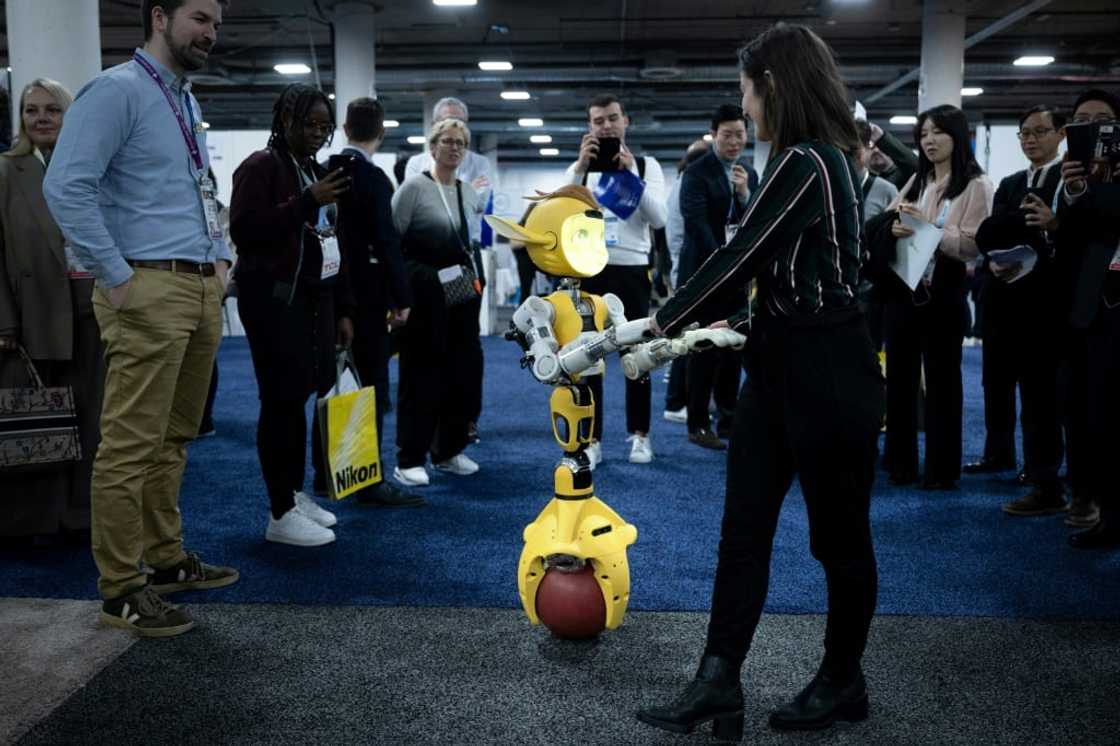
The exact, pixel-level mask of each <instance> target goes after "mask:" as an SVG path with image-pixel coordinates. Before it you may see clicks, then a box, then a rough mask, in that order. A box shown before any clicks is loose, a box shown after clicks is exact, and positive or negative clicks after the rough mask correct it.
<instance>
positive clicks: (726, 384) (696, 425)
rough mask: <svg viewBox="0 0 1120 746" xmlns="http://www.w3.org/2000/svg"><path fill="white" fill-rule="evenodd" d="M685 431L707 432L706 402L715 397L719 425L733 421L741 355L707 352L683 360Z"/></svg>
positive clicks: (737, 353)
mask: <svg viewBox="0 0 1120 746" xmlns="http://www.w3.org/2000/svg"><path fill="white" fill-rule="evenodd" d="M685 360H687V361H688V362H687V368H686V370H687V381H688V383H687V389H688V431H689V432H690V433H694V432H696V431H697V430H706V429H709V428H711V426H712V421H711V417H710V416H709V415H708V402H709V401H710V400H711V398H712V394H713V393H714V394H715V400H716V410H717V411H718V413H719V417H720V421H722V420H723V419H725V418H727V419H730V418H733V417H734V412H735V409H736V401H737V400H738V398H739V371H740V369H741V367H742V365H741V362H740V361H741V360H742V354H741V353H739V352H737V351H735V350H708V351H706V352H701V353H697V354H694V355H689V356H688V357H687V358H685Z"/></svg>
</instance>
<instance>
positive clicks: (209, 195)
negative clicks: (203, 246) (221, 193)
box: [198, 175, 222, 241]
mask: <svg viewBox="0 0 1120 746" xmlns="http://www.w3.org/2000/svg"><path fill="white" fill-rule="evenodd" d="M198 193H199V196H200V197H202V214H203V215H204V216H205V217H206V232H207V233H208V234H209V235H210V238H211V239H212V240H214V241H217V240H219V239H221V238H222V224H221V222H219V220H218V188H217V187H216V186H215V185H214V180H213V179H211V178H210V176H209V175H203V176H202V177H200V178H199V180H198Z"/></svg>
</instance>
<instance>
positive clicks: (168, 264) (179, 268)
mask: <svg viewBox="0 0 1120 746" xmlns="http://www.w3.org/2000/svg"><path fill="white" fill-rule="evenodd" d="M125 262H127V263H128V266H130V267H139V268H140V269H162V270H164V271H165V272H182V273H184V274H188V275H202V276H203V277H213V276H214V265H213V263H211V262H207V263H206V264H199V263H198V262H188V261H184V260H182V259H161V260H159V261H142V260H140V259H125Z"/></svg>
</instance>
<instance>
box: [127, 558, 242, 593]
mask: <svg viewBox="0 0 1120 746" xmlns="http://www.w3.org/2000/svg"><path fill="white" fill-rule="evenodd" d="M240 577H241V574H240V573H238V572H237V570H234V569H233V568H232V567H219V566H218V565H208V564H206V563H205V562H203V561H202V560H200V559H199V558H198V555H197V554H195V553H194V552H187V556H186V557H184V558H183V560H182V562H179V563H178V564H176V565H172V566H171V567H166V568H164V569H162V570H160V569H155V568H153V572H152V574H151V575H149V576H148V584H149V585H151V587H152V590H153V591H155V592H156V593H177V592H178V591H205V590H210V589H211V588H224V587H225V586H227V585H233V584H234V583H236V582H237V580H238V578H240Z"/></svg>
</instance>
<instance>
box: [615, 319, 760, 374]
mask: <svg viewBox="0 0 1120 746" xmlns="http://www.w3.org/2000/svg"><path fill="white" fill-rule="evenodd" d="M746 342H747V338H746V337H745V336H743V335H742V334H740V333H739V332H736V331H733V330H731V329H727V328H722V329H691V330H689V331H686V332H685V333H684V334H682V335H680V336H679V337H673V338H672V339H664V338H662V339H655V340H653V341H652V342H646V343H644V344H640V345H637V346H636V347H634V349H632V350H631V351H630V352H629V353H627V354H626V355H623V356H622V372H623V373H625V374H626V377H627V378H629V379H631V380H637V379H639V378H641V377H642V376H644V375H645V374H646V373H648V372H650V371H651V370H653V369H654V368H659V367H661V366H662V365H664V364H665V363H668V362H670V361H672V360H674V359H676V358H678V357H682V356H684V355H688V354H690V353H693V352H703V351H705V350H710V349H713V348H715V347H728V348H731V349H733V350H741V349H742V348H743V345H744V344H746Z"/></svg>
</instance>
